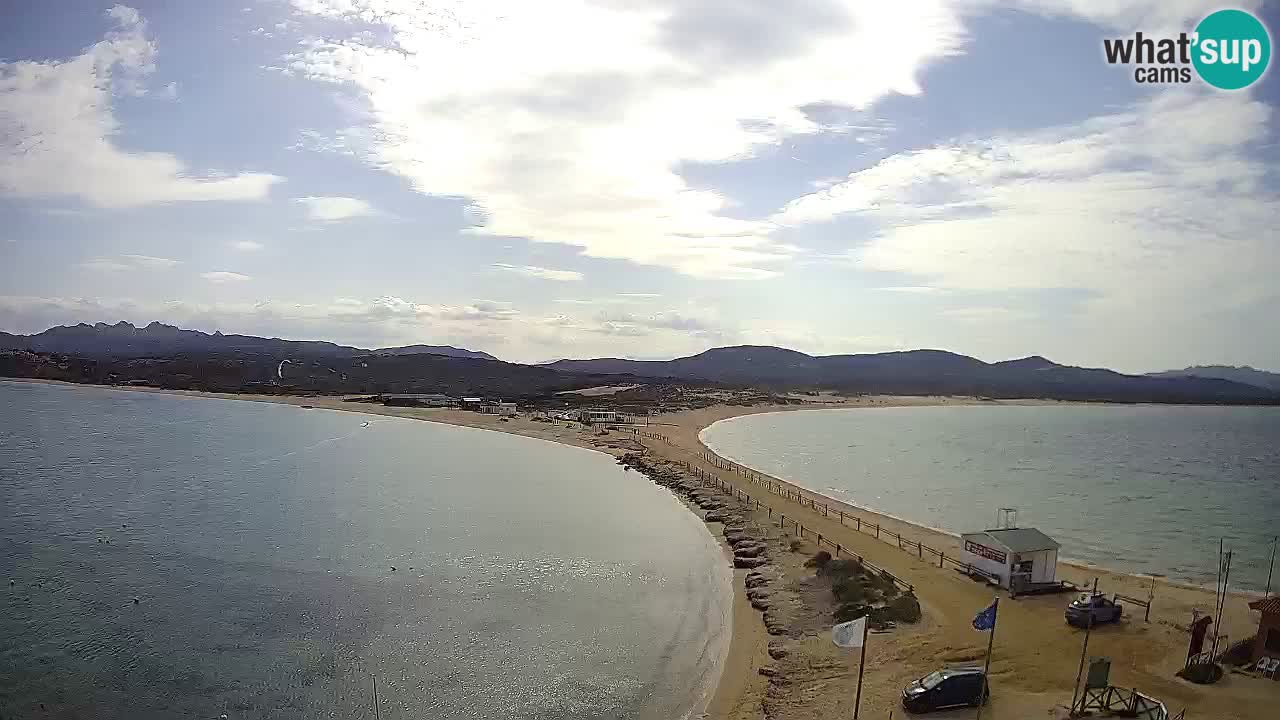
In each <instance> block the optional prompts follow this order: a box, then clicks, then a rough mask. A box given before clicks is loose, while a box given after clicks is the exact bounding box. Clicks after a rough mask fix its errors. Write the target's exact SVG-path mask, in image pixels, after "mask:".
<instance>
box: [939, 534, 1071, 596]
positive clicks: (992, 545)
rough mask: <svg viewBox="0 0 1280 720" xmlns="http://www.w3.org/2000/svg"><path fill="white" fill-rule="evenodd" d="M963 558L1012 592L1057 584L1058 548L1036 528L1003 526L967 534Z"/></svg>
mask: <svg viewBox="0 0 1280 720" xmlns="http://www.w3.org/2000/svg"><path fill="white" fill-rule="evenodd" d="M960 538H961V540H962V542H963V549H964V555H963V556H962V557H963V559H964V560H965V561H966V562H968V563H969V564H970V565H972V566H974V567H975V568H977V569H978V570H981V571H982V572H983V573H984V574H986V575H989V576H991V577H992V578H994V581H995V583H996V584H998V585H999V586H1000V587H1002V588H1005V589H1006V590H1009V591H1010V592H1012V593H1014V594H1017V593H1024V592H1036V591H1042V590H1043V589H1047V588H1049V587H1051V586H1057V585H1059V584H1060V583H1058V582H1057V579H1056V576H1057V571H1058V548H1059V547H1061V546H1060V545H1059V544H1058V543H1057V541H1055V540H1054V539H1053V538H1051V537H1049V536H1048V535H1045V534H1044V533H1042V532H1040V531H1039V530H1037V529H1035V528H1020V527H1001V528H995V529H992V530H981V531H978V532H971V533H965V534H963V535H961V536H960Z"/></svg>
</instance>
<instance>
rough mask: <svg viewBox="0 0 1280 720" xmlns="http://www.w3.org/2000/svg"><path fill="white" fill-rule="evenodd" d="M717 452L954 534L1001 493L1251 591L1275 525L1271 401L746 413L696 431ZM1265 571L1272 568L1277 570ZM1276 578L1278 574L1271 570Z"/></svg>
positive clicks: (1093, 555) (1147, 561)
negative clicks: (1226, 552) (1228, 555)
mask: <svg viewBox="0 0 1280 720" xmlns="http://www.w3.org/2000/svg"><path fill="white" fill-rule="evenodd" d="M703 440H704V442H705V443H706V444H707V446H708V447H711V448H712V449H713V450H715V451H716V452H717V453H719V454H721V455H723V456H724V457H727V458H731V459H733V460H736V461H738V462H740V463H742V464H744V465H747V466H750V467H753V468H756V469H757V470H760V471H762V472H765V473H768V474H770V475H774V476H777V477H781V478H785V479H788V480H791V481H793V482H795V483H797V484H798V485H801V486H803V487H805V488H807V489H810V490H814V491H817V492H820V493H824V494H827V495H829V496H831V497H833V498H837V499H840V500H844V501H846V502H851V503H853V504H855V505H859V506H862V507H866V508H868V509H871V510H876V511H880V512H884V513H887V514H889V515H893V516H896V517H900V518H902V519H905V520H909V521H912V522H916V523H919V524H923V525H928V526H931V527H936V528H940V529H943V530H947V531H950V532H954V533H960V532H968V531H972V530H981V529H985V528H990V527H994V526H995V523H996V520H997V512H998V510H999V508H1002V507H1013V508H1017V511H1018V512H1017V522H1018V524H1019V525H1021V526H1024V527H1037V528H1039V529H1041V530H1043V531H1044V532H1046V533H1048V534H1049V535H1050V536H1052V537H1053V538H1054V539H1056V540H1057V541H1058V542H1060V543H1061V544H1062V549H1061V550H1060V555H1061V556H1062V557H1063V558H1072V559H1076V560H1080V561H1084V562H1087V563H1093V564H1097V565H1101V566H1105V567H1110V568H1115V569H1117V570H1122V571H1126V572H1133V573H1157V574H1161V575H1166V576H1169V577H1170V578H1172V579H1175V580H1180V581H1186V582H1191V583H1196V584H1205V585H1209V586H1212V585H1213V584H1214V583H1215V581H1216V576H1217V569H1218V545H1219V540H1220V539H1222V540H1223V541H1224V546H1225V547H1226V548H1227V549H1231V550H1233V551H1234V557H1233V560H1232V568H1231V585H1232V587H1234V588H1243V589H1251V590H1259V591H1260V590H1262V589H1263V587H1264V585H1265V583H1266V578H1267V571H1268V566H1269V564H1270V560H1271V550H1272V542H1273V539H1274V537H1275V535H1276V533H1277V532H1280V524H1278V523H1280V408H1274V407H1261V408H1258V407H1188V406H1153V405H1065V404H1064V405H1050V406H1020V405H978V406H942V407H898V408H894V407H879V408H858V409H853V408H851V409H843V410H814V411H803V412H783V413H768V414H762V415H750V416H745V417H741V418H735V419H732V420H727V421H724V422H719V423H716V424H715V425H712V426H711V427H709V428H707V429H706V430H704V431H703ZM1278 571H1280V569H1278ZM1272 585H1273V589H1274V588H1275V586H1276V585H1280V578H1277V579H1276V580H1274V581H1273V583H1272Z"/></svg>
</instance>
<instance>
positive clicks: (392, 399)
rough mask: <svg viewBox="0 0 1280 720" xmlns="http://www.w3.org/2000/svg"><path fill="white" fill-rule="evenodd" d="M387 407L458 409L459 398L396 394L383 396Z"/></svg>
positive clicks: (425, 394) (439, 395)
mask: <svg viewBox="0 0 1280 720" xmlns="http://www.w3.org/2000/svg"><path fill="white" fill-rule="evenodd" d="M382 402H383V404H385V405H411V406H417V407H457V405H458V398H455V397H450V396H448V395H441V394H439V393H394V394H388V395H383V396H382Z"/></svg>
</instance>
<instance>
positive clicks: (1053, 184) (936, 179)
mask: <svg viewBox="0 0 1280 720" xmlns="http://www.w3.org/2000/svg"><path fill="white" fill-rule="evenodd" d="M1271 113H1272V110H1271V108H1270V107H1269V106H1268V105H1267V104H1265V103H1263V102H1260V101H1257V100H1253V99H1252V98H1250V96H1249V95H1248V94H1245V93H1235V94H1225V93H1196V92H1189V91H1170V92H1166V93H1164V94H1161V95H1158V96H1156V97H1154V98H1153V99H1151V100H1149V101H1146V102H1143V103H1140V104H1138V105H1136V106H1134V107H1132V108H1130V109H1128V110H1125V111H1122V112H1116V113H1113V114H1111V115H1105V116H1101V117H1097V118H1094V119H1092V120H1089V121H1087V122H1083V123H1080V124H1077V125H1071V126H1066V127H1058V128H1052V129H1049V130H1045V131H1041V132H1036V133H1031V134H1027V135H1020V136H1008V137H995V138H988V139H985V140H978V141H972V142H967V143H960V144H955V145H946V146H938V147H933V148H927V149H923V150H919V151H915V152H909V153H903V154H900V155H895V156H893V157H890V158H887V159H885V160H884V161H882V162H880V163H879V164H877V165H875V166H873V167H871V168H868V169H866V170H862V171H859V172H855V173H853V174H851V175H850V176H849V177H848V178H847V179H846V180H845V181H844V182H842V183H840V184H838V185H835V186H833V187H831V188H828V189H825V190H823V191H820V192H816V193H812V194H810V195H806V196H804V197H801V198H798V199H796V200H794V201H793V202H791V203H789V204H788V205H787V206H786V207H785V208H784V209H783V210H782V211H781V212H779V213H778V215H777V216H775V220H776V221H777V222H779V223H783V224H805V223H811V222H820V221H824V220H828V219H831V218H835V217H837V216H840V215H844V214H857V215H860V216H862V217H864V218H867V219H870V220H873V221H875V222H877V223H878V224H879V225H880V227H881V231H880V233H879V234H878V235H876V236H875V237H874V238H873V239H872V240H871V241H870V242H869V243H867V244H866V245H864V246H862V247H860V248H856V249H854V250H852V251H851V253H850V257H851V258H852V259H853V260H854V261H855V262H856V264H857V265H858V266H859V267H861V268H863V269H869V270H881V271H890V272H894V273H906V274H909V275H913V276H916V277H919V278H922V279H924V280H927V281H928V283H927V284H929V285H930V286H935V287H940V288H951V289H963V290H979V291H1009V290H1018V291H1026V290H1042V289H1045V288H1057V289H1065V290H1074V291H1079V292H1083V293H1084V294H1085V295H1086V296H1087V297H1088V298H1089V300H1088V307H1089V308H1090V309H1092V310H1093V311H1094V312H1096V313H1097V316H1096V317H1097V319H1098V320H1102V319H1105V320H1106V326H1107V327H1119V326H1122V325H1123V326H1128V327H1144V326H1145V328H1146V329H1149V328H1150V327H1151V324H1152V323H1153V322H1159V321H1168V322H1178V323H1179V324H1185V323H1190V322H1193V321H1195V319H1196V318H1207V317H1208V314H1210V313H1212V312H1215V311H1223V310H1231V309H1234V308H1239V307H1244V306H1247V305H1250V304H1256V303H1259V302H1262V301H1264V300H1265V299H1267V298H1275V297H1276V296H1277V292H1278V290H1277V286H1276V284H1275V277H1276V272H1277V271H1280V248H1277V246H1276V245H1275V244H1274V242H1273V241H1272V237H1273V236H1274V223H1275V218H1276V217H1280V196H1277V193H1276V192H1275V191H1274V190H1273V189H1269V188H1268V186H1267V185H1266V184H1265V183H1264V182H1263V178H1264V176H1265V175H1266V174H1267V173H1268V172H1269V169H1268V165H1267V161H1266V160H1265V159H1264V157H1265V155H1260V154H1259V153H1258V146H1259V144H1260V143H1262V142H1265V140H1266V138H1267V136H1268V132H1269V131H1268V121H1269V120H1270V116H1271ZM1158 319H1159V320H1158Z"/></svg>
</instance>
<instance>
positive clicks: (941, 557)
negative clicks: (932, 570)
mask: <svg viewBox="0 0 1280 720" xmlns="http://www.w3.org/2000/svg"><path fill="white" fill-rule="evenodd" d="M946 559H947V554H946V553H944V552H942V551H941V550H939V551H938V567H942V561H943V560H946Z"/></svg>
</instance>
